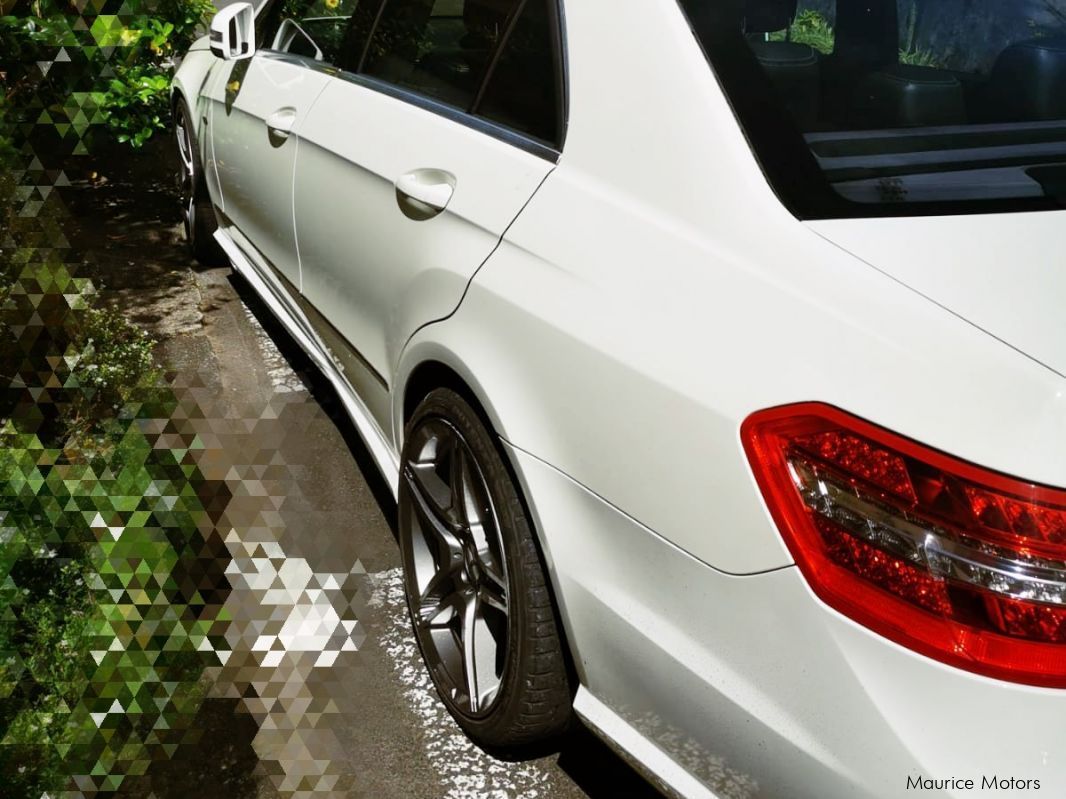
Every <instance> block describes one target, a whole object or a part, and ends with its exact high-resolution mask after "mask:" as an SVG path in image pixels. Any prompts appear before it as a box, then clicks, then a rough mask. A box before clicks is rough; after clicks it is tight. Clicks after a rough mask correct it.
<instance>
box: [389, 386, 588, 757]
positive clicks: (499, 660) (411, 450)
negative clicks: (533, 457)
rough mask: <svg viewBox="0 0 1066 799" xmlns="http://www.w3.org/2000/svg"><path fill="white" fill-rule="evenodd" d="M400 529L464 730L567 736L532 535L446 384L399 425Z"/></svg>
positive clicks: (487, 446) (562, 679)
mask: <svg viewBox="0 0 1066 799" xmlns="http://www.w3.org/2000/svg"><path fill="white" fill-rule="evenodd" d="M399 533H400V549H401V555H402V557H403V566H404V582H405V588H406V593H407V602H408V608H409V609H410V612H411V619H412V623H413V625H414V630H415V636H416V638H417V639H418V644H419V647H420V648H421V650H422V656H423V658H424V659H425V662H426V665H427V667H428V669H429V672H430V675H431V676H432V679H433V682H434V684H435V686H436V688H437V691H438V693H439V694H440V696H441V698H442V699H443V701H444V703H445V705H446V706H447V707H448V709H449V711H451V713H452V715H453V716H454V717H455V719H456V720H457V721H458V723H459V725H460V726H461V727H462V728H463V730H464V731H465V732H466V733H467V734H468V735H469V736H470V737H471V738H472V739H474V741H475V742H477V743H478V744H480V745H482V746H484V747H488V748H501V747H516V746H525V745H530V744H534V743H539V742H542V741H544V740H546V739H549V738H551V737H553V736H555V735H557V734H559V733H561V732H563V731H564V730H565V729H566V727H567V726H568V724H569V721H570V717H571V698H572V693H571V684H570V677H569V673H568V670H567V664H566V659H565V656H564V653H563V646H562V641H561V635H560V630H559V624H558V621H557V618H556V614H555V611H554V609H553V606H552V600H551V595H550V592H549V589H548V581H547V577H546V575H545V572H544V566H543V564H542V562H541V558H540V555H539V552H538V550H537V545H536V542H535V541H534V538H533V531H532V529H531V526H530V523H529V521H528V519H527V515H526V512H525V509H524V506H523V504H522V501H521V498H520V497H519V494H518V491H517V489H516V487H515V484H514V481H513V480H512V478H511V476H510V474H509V472H508V470H507V468H506V466H505V465H504V463H503V460H502V458H501V457H500V454H499V452H498V451H497V449H496V446H495V443H494V440H493V438H492V436H491V435H490V433H489V432H488V430H486V428H485V426H484V425H483V424H482V423H481V421H480V419H479V417H478V415H477V413H476V412H475V411H474V410H473V409H472V408H471V407H470V405H469V404H468V403H467V402H466V401H464V400H463V399H462V397H460V396H459V395H458V394H456V393H455V392H453V391H450V390H448V389H438V390H436V391H434V392H432V393H431V394H430V395H429V396H427V397H426V398H425V400H423V402H422V403H421V404H420V405H419V406H418V408H417V410H416V411H415V413H414V414H413V416H412V418H411V420H410V422H409V423H408V425H407V428H406V430H405V444H404V449H403V453H402V473H401V477H400V494H399Z"/></svg>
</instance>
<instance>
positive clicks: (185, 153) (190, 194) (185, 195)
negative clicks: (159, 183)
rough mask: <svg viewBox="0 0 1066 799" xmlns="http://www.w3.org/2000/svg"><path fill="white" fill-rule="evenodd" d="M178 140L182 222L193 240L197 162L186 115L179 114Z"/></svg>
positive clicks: (190, 239) (189, 237)
mask: <svg viewBox="0 0 1066 799" xmlns="http://www.w3.org/2000/svg"><path fill="white" fill-rule="evenodd" d="M174 134H175V138H176V139H177V142H178V157H179V159H180V160H181V165H180V166H179V172H178V191H179V194H180V197H181V208H182V222H183V223H184V224H185V238H186V239H187V240H188V241H192V240H193V236H194V235H195V231H196V162H195V161H194V157H193V152H194V150H193V141H192V131H190V130H189V126H188V124H187V122H186V119H185V115H184V114H179V115H178V121H177V123H176V125H175V128H174Z"/></svg>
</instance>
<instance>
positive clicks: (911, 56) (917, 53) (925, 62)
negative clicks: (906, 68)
mask: <svg viewBox="0 0 1066 799" xmlns="http://www.w3.org/2000/svg"><path fill="white" fill-rule="evenodd" d="M899 63H901V64H911V65H913V66H917V67H936V68H942V67H943V66H944V63H943V61H941V60H940V59H939V58H937V57H936V56H935V55H933V53H932V52H930V51H929V50H921V49H918V48H915V49H914V50H904V49H902V48H901V49H900V51H899Z"/></svg>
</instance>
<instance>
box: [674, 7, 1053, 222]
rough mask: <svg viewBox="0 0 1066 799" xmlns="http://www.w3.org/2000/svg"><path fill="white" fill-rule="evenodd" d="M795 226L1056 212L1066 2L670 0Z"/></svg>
mask: <svg viewBox="0 0 1066 799" xmlns="http://www.w3.org/2000/svg"><path fill="white" fill-rule="evenodd" d="M681 4H682V7H683V8H684V9H685V11H686V13H687V14H688V16H689V20H690V22H691V23H692V27H693V30H694V31H695V33H696V35H697V38H699V40H700V42H701V44H702V45H703V48H704V50H705V52H706V53H707V56H708V58H709V59H710V61H711V63H712V65H713V66H714V69H715V72H716V74H717V75H718V78H719V80H720V81H721V83H722V85H723V87H724V89H725V91H726V93H727V95H728V96H729V99H730V102H731V103H732V105H733V108H734V110H735V111H736V113H737V115H738V117H739V119H740V121H741V124H742V125H743V126H744V128H745V131H746V133H747V135H748V138H749V139H750V141H751V142H752V145H753V146H754V148H755V150H756V155H757V156H758V158H759V160H760V162H761V163H762V166H763V169H764V171H765V172H766V174H767V177H768V178H769V179H770V181H771V183H772V184H773V186H774V188H775V190H776V191H777V193H778V195H779V196H780V197H781V198H782V200H783V201H784V202H785V203H786V205H788V206H789V207H790V209H791V210H792V211H793V212H794V213H795V214H796V215H798V216H800V217H801V218H824V217H834V216H854V215H862V216H869V215H884V214H894V215H898V214H915V213H966V212H971V213H973V212H992V211H1000V210H1004V211H1006V210H1028V209H1033V210H1035V209H1041V208H1061V207H1063V206H1064V201H1066V0H798V2H797V0H681Z"/></svg>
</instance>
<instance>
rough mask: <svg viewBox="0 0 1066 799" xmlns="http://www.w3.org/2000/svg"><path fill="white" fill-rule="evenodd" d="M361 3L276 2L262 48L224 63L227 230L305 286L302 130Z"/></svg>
mask: <svg viewBox="0 0 1066 799" xmlns="http://www.w3.org/2000/svg"><path fill="white" fill-rule="evenodd" d="M354 5H355V0H340V1H339V2H338V1H337V0H275V2H274V3H273V4H272V5H271V6H270V7H269V8H268V9H267V10H266V12H265V14H261V15H260V18H259V21H258V24H259V39H260V49H259V50H258V51H257V52H256V54H255V55H254V56H253V57H252V58H250V59H246V60H243V61H232V62H225V63H223V64H220V65H219V67H218V69H220V70H221V72H222V75H221V76H220V79H217V80H215V81H214V82H213V86H212V89H211V102H212V110H211V116H210V120H211V122H210V129H211V142H212V146H213V148H214V159H215V165H216V168H217V170H218V181H219V190H220V192H221V196H222V212H223V214H224V218H223V225H224V227H226V229H227V230H228V232H229V233H230V234H231V235H232V236H233V238H234V239H235V240H236V241H237V244H238V245H239V246H240V247H241V248H242V249H243V250H244V251H245V252H246V253H247V254H248V255H249V256H251V257H252V258H253V260H255V261H257V262H258V263H259V265H260V266H268V267H273V268H274V269H276V270H277V271H278V272H280V273H281V274H282V275H284V277H285V278H286V279H287V280H288V281H289V282H290V283H292V284H293V285H294V286H297V287H298V286H299V283H300V276H299V262H298V259H297V254H296V231H295V227H294V224H293V218H292V175H293V168H294V166H295V163H296V150H297V147H298V136H299V127H300V124H301V123H302V122H303V120H304V118H305V117H306V115H307V112H308V111H309V110H310V108H311V106H312V105H313V104H314V102H315V100H316V99H317V98H318V96H319V95H320V94H321V93H322V90H323V89H324V88H325V87H326V84H327V83H328V82H329V72H328V68H329V66H330V64H331V63H332V62H334V61H336V60H337V59H338V57H339V54H340V50H341V44H342V42H343V36H344V33H345V31H346V30H347V28H348V24H349V20H350V11H349V8H350V7H351V6H354Z"/></svg>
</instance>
